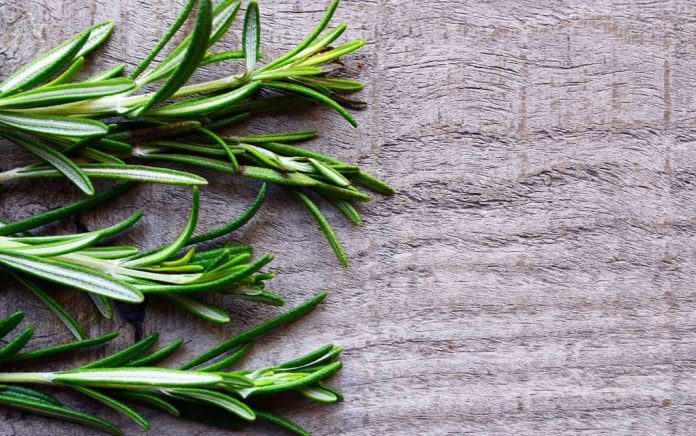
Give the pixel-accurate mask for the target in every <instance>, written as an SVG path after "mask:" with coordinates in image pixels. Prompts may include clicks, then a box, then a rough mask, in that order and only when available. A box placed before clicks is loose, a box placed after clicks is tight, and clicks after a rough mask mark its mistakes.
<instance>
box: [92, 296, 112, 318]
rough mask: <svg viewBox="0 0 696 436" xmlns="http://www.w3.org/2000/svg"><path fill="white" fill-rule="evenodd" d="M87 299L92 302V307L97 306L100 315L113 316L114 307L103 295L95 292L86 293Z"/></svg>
mask: <svg viewBox="0 0 696 436" xmlns="http://www.w3.org/2000/svg"><path fill="white" fill-rule="evenodd" d="M87 296H89V299H90V300H92V303H94V307H96V308H97V310H98V311H99V313H100V314H101V316H103V317H104V318H106V319H111V318H113V316H114V308H113V307H112V306H111V300H109V299H108V298H106V297H104V296H103V295H97V294H87Z"/></svg>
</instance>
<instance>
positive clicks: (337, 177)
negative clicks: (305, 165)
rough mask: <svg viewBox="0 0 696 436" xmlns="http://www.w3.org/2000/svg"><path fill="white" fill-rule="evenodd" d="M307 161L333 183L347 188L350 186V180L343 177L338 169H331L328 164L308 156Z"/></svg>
mask: <svg viewBox="0 0 696 436" xmlns="http://www.w3.org/2000/svg"><path fill="white" fill-rule="evenodd" d="M308 160H309V162H310V163H311V164H312V166H314V168H316V169H317V171H319V172H320V173H321V174H322V175H323V176H324V177H326V178H327V179H329V180H330V181H331V183H333V184H334V185H337V186H340V187H342V188H347V187H348V186H350V182H349V181H348V179H346V178H345V177H343V176H342V175H341V173H339V172H338V171H336V170H334V169H332V168H331V167H330V166H328V165H326V164H323V163H321V162H320V161H318V160H316V159H313V158H311V157H310V158H308Z"/></svg>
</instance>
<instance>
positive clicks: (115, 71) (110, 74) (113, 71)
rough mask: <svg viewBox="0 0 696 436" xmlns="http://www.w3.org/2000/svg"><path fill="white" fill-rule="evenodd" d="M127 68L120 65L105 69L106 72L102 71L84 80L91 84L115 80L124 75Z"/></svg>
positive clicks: (124, 65)
mask: <svg viewBox="0 0 696 436" xmlns="http://www.w3.org/2000/svg"><path fill="white" fill-rule="evenodd" d="M125 68H126V64H118V65H114V66H113V67H109V68H107V69H105V70H104V71H100V72H98V73H97V74H95V75H94V76H91V77H89V78H87V79H86V80H84V82H87V83H90V82H101V81H103V80H109V79H113V78H115V77H118V76H120V75H121V74H122V73H123V70H124V69H125Z"/></svg>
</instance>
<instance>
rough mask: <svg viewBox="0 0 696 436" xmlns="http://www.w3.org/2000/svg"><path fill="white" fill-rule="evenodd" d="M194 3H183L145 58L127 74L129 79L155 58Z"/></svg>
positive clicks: (180, 24)
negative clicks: (182, 6)
mask: <svg viewBox="0 0 696 436" xmlns="http://www.w3.org/2000/svg"><path fill="white" fill-rule="evenodd" d="M195 4H196V0H188V1H187V2H186V3H185V4H184V8H183V9H182V10H181V12H180V13H179V15H178V16H177V17H176V19H175V20H174V22H173V23H172V24H170V25H169V28H168V29H167V31H166V32H165V33H164V35H163V36H162V38H160V40H159V41H158V42H157V45H156V46H155V47H154V48H153V49H152V50H150V53H148V55H147V56H146V57H145V59H143V60H142V62H140V63H139V64H138V66H137V67H135V69H134V70H133V72H132V73H131V74H130V76H128V77H129V78H130V79H135V78H137V77H138V76H139V75H140V73H142V72H143V71H145V69H146V68H147V67H148V66H149V65H150V64H151V63H152V61H153V60H154V59H155V57H157V55H158V54H159V52H160V51H162V49H163V48H164V46H165V45H167V43H168V42H169V40H170V39H172V37H173V36H174V34H175V33H176V32H178V31H179V29H180V28H181V26H182V25H183V24H184V22H185V21H186V19H187V18H188V16H189V15H190V14H191V11H192V10H193V6H194V5H195Z"/></svg>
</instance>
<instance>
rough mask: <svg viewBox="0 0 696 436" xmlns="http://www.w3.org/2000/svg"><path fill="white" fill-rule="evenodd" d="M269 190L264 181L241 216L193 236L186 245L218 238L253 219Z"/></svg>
mask: <svg viewBox="0 0 696 436" xmlns="http://www.w3.org/2000/svg"><path fill="white" fill-rule="evenodd" d="M267 192H268V184H267V183H265V182H264V183H262V184H261V189H259V193H258V194H256V199H255V200H254V202H253V203H252V204H251V206H249V208H248V209H247V210H245V211H244V212H243V213H242V214H241V215H240V216H239V217H237V218H235V219H234V220H232V221H230V222H229V223H227V224H224V225H222V226H220V227H218V228H216V229H214V230H210V231H208V232H205V233H203V234H200V235H198V236H193V237H192V238H190V239H189V240H188V243H187V244H186V245H191V244H197V243H200V242H205V241H210V240H211V239H215V238H218V237H220V236H222V235H227V234H229V233H231V232H233V231H235V230H237V229H239V228H240V227H242V226H243V225H244V224H246V223H248V222H249V220H251V218H252V217H253V216H254V215H256V212H257V211H258V210H259V208H260V207H261V205H262V204H263V202H264V200H265V199H266V193H267Z"/></svg>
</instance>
